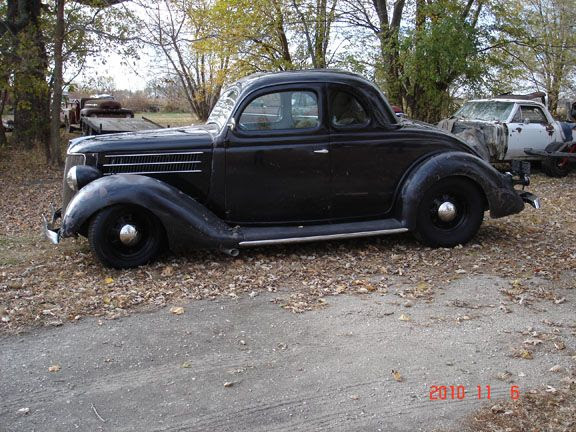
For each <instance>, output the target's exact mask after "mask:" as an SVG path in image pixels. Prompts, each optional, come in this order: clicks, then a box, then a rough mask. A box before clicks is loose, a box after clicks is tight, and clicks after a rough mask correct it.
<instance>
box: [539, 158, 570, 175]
mask: <svg viewBox="0 0 576 432" xmlns="http://www.w3.org/2000/svg"><path fill="white" fill-rule="evenodd" d="M571 168H572V167H571V166H570V161H569V160H566V159H562V158H545V159H543V160H542V171H544V173H545V174H546V175H547V176H548V177H566V176H567V175H568V173H569V172H570V170H571Z"/></svg>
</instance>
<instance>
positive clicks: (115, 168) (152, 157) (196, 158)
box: [102, 152, 202, 175]
mask: <svg viewBox="0 0 576 432" xmlns="http://www.w3.org/2000/svg"><path fill="white" fill-rule="evenodd" d="M201 155H202V152H182V153H143V154H120V155H106V156H104V164H103V165H102V171H103V174H104V175H111V174H163V173H199V172H202V169H201V162H202V161H201V160H200V156H201Z"/></svg>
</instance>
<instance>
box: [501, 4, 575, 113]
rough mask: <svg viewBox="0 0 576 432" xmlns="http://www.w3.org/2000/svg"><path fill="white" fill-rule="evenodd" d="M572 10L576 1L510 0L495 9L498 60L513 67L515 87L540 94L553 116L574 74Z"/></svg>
mask: <svg viewBox="0 0 576 432" xmlns="http://www.w3.org/2000/svg"><path fill="white" fill-rule="evenodd" d="M575 10H576V0H522V1H520V0H511V1H507V2H502V3H501V4H499V5H498V6H497V11H498V13H497V15H496V16H497V18H498V21H497V27H498V29H499V30H500V38H499V39H498V40H497V41H496V42H495V46H496V50H497V51H499V58H500V59H501V60H502V61H503V62H505V63H506V64H507V65H508V66H510V65H513V67H514V70H515V72H516V74H515V75H516V78H517V80H516V83H517V84H518V85H519V86H523V87H525V86H526V83H529V85H531V86H532V87H534V88H535V89H536V90H544V91H545V92H546V93H547V94H548V108H549V109H550V111H552V112H553V113H555V114H556V112H557V109H558V101H559V99H560V93H561V91H562V90H563V89H564V88H565V87H566V86H567V85H569V82H568V79H569V77H570V76H571V75H572V74H573V73H574V72H575V71H576V31H575V29H574V20H573V18H572V17H573V15H574V11H575ZM522 83H524V85H522Z"/></svg>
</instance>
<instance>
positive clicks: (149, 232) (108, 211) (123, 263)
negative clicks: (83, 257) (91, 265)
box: [88, 205, 165, 268]
mask: <svg viewBox="0 0 576 432" xmlns="http://www.w3.org/2000/svg"><path fill="white" fill-rule="evenodd" d="M88 240H89V242H90V247H91V248H92V251H93V252H94V254H95V255H96V257H97V258H98V259H99V260H100V262H101V263H102V264H103V265H105V266H106V267H114V268H131V267H138V266H141V265H143V264H146V263H148V262H150V261H152V260H153V259H154V258H156V256H157V255H158V254H159V253H160V251H161V250H162V246H163V244H164V241H165V233H164V227H163V226H162V224H161V222H160V221H159V220H158V218H157V217H156V216H154V215H153V214H152V213H150V212H149V211H147V210H146V209H143V208H141V207H138V206H133V205H114V206H111V207H106V208H104V209H102V210H100V211H99V212H98V213H97V214H96V215H95V216H94V217H93V218H92V220H91V221H90V226H89V228H88Z"/></svg>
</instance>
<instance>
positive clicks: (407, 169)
mask: <svg viewBox="0 0 576 432" xmlns="http://www.w3.org/2000/svg"><path fill="white" fill-rule="evenodd" d="M64 177H65V178H64V193H63V206H62V209H61V210H57V211H53V212H52V218H51V220H50V221H45V224H44V231H45V234H46V235H47V236H48V238H49V239H51V240H52V241H53V242H54V243H57V242H59V241H60V239H61V238H64V237H70V236H76V235H78V234H81V235H84V236H87V237H88V239H89V241H90V245H91V247H92V249H93V251H94V253H95V255H96V256H97V257H98V259H99V260H100V261H101V262H102V264H104V265H106V266H112V267H119V268H126V267H134V266H138V265H142V264H144V263H147V262H149V261H151V260H152V259H154V257H155V256H156V255H157V254H158V253H159V252H160V251H161V250H162V248H164V247H166V246H169V247H179V246H184V247H200V248H215V249H220V250H222V251H224V252H226V253H229V254H230V255H233V256H235V255H237V254H238V251H239V249H240V248H244V247H249V246H262V245H271V244H279V243H298V242H307V241H316V240H332V239H344V238H351V237H362V236H375V235H382V234H391V233H401V232H405V231H412V232H413V233H414V234H415V235H416V237H417V238H418V239H420V240H421V241H422V242H424V243H425V244H428V245H430V246H442V247H451V246H455V245H458V244H462V243H466V242H467V241H469V240H470V239H471V238H472V237H473V236H474V235H475V234H476V232H477V231H478V229H479V227H480V225H481V223H482V220H483V216H484V212H485V211H486V210H490V214H491V216H492V217H496V218H497V217H502V216H506V215H511V214H514V213H518V212H520V211H522V209H523V208H524V202H530V203H531V204H532V205H534V206H535V207H537V206H538V200H537V198H536V197H535V196H534V195H532V194H530V193H528V192H521V191H516V190H515V189H514V185H515V184H522V185H526V184H527V183H528V178H527V176H526V175H524V174H522V175H520V177H521V178H520V179H519V180H518V179H516V178H515V176H513V175H512V174H510V173H507V174H501V173H499V172H498V171H496V170H495V169H494V168H492V167H491V166H490V165H489V164H487V163H486V162H484V161H483V160H482V159H481V158H480V157H478V155H477V154H476V153H475V151H474V150H473V149H472V148H470V147H469V146H467V145H466V144H465V143H464V142H462V141H460V140H459V139H458V138H456V137H454V136H452V135H450V134H448V133H444V132H442V131H440V130H438V129H435V128H433V127H431V126H428V125H423V124H417V123H414V122H409V121H407V120H402V119H399V118H398V117H397V116H396V115H395V114H394V112H393V110H392V109H391V107H390V105H389V104H388V102H387V101H386V99H385V97H384V95H383V94H382V92H381V91H380V90H378V88H377V87H376V86H374V84H372V83H371V82H369V81H367V80H366V79H364V78H362V77H360V76H357V75H354V74H350V73H345V72H335V71H295V72H281V73H269V74H257V75H252V76H249V77H247V78H244V79H242V80H240V81H238V82H236V83H234V84H233V85H231V86H230V87H228V88H227V89H226V90H225V91H224V92H223V94H222V96H221V98H220V100H219V101H218V103H217V104H216V106H215V108H214V110H213V111H212V114H211V115H210V118H209V119H208V122H207V123H206V124H205V125H200V126H190V127H185V128H173V129H165V130H156V131H146V132H140V133H125V134H116V135H106V136H93V137H83V138H78V139H74V140H72V141H71V142H70V145H69V147H68V156H67V158H66V168H65V173H64ZM60 217H61V218H62V221H61V227H60V228H59V229H57V228H55V225H56V221H57V219H58V218H60Z"/></svg>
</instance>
